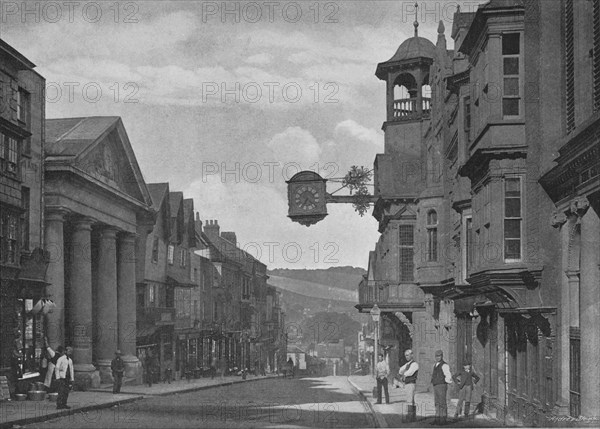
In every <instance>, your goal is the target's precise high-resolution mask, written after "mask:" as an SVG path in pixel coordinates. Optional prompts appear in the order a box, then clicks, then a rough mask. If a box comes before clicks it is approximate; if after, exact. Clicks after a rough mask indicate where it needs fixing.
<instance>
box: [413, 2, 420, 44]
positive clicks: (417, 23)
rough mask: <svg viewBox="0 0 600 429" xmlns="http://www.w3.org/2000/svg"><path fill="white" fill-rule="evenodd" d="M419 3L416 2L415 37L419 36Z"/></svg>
mask: <svg viewBox="0 0 600 429" xmlns="http://www.w3.org/2000/svg"><path fill="white" fill-rule="evenodd" d="M418 17H419V3H417V2H415V22H414V23H413V25H414V26H415V37H419V20H418Z"/></svg>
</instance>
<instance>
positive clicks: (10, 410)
mask: <svg viewBox="0 0 600 429" xmlns="http://www.w3.org/2000/svg"><path fill="white" fill-rule="evenodd" d="M275 377H276V376H275V375H268V376H257V377H255V376H251V375H249V376H248V378H247V379H246V380H243V379H242V377H240V376H233V377H222V378H221V377H215V378H214V379H210V378H201V379H194V380H190V381H189V382H188V381H187V380H177V381H173V382H171V384H168V383H159V384H153V385H152V387H148V386H147V385H139V386H133V385H124V386H123V387H122V388H121V393H119V394H113V393H112V385H110V386H108V385H105V386H102V387H101V388H99V389H91V390H88V391H86V392H77V391H75V392H71V393H70V394H69V400H68V404H67V405H69V406H70V407H71V409H69V410H57V409H56V402H51V401H49V400H48V399H46V400H45V401H22V402H21V401H14V400H11V401H3V402H0V429H4V428H12V427H18V426H22V425H25V424H31V423H37V422H42V421H46V420H51V419H55V418H57V417H64V416H69V415H73V414H77V413H81V416H80V417H81V419H82V420H81V422H82V426H89V424H90V423H93V422H94V421H97V420H98V418H99V413H101V412H102V411H100V410H102V409H105V408H106V409H108V408H112V409H111V410H105V412H109V413H115V419H116V418H118V417H117V413H118V412H119V411H118V409H119V408H118V405H121V404H126V403H129V402H133V401H137V400H139V399H143V398H144V397H148V396H162V395H171V394H175V393H186V392H193V391H196V390H203V389H210V388H212V387H218V386H229V385H232V384H236V383H247V382H251V381H257V380H264V379H266V378H275ZM115 421H116V420H115Z"/></svg>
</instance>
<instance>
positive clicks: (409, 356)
mask: <svg viewBox="0 0 600 429" xmlns="http://www.w3.org/2000/svg"><path fill="white" fill-rule="evenodd" d="M404 358H405V359H406V364H404V365H403V366H402V368H400V371H398V374H399V375H400V381H401V382H402V383H404V388H405V389H406V396H407V398H406V401H407V402H408V421H409V422H414V421H415V420H417V407H416V405H415V386H416V384H417V375H418V374H419V364H418V363H417V362H415V360H414V357H413V351H412V350H411V349H408V350H406V351H405V352H404Z"/></svg>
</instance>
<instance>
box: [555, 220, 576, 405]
mask: <svg viewBox="0 0 600 429" xmlns="http://www.w3.org/2000/svg"><path fill="white" fill-rule="evenodd" d="M567 220H568V219H567V216H566V215H565V214H564V213H561V212H556V213H554V214H553V215H552V217H551V219H550V222H551V225H552V226H553V227H554V228H557V229H559V230H560V242H561V249H562V251H561V270H562V271H563V275H561V280H560V301H559V302H560V304H559V305H558V317H559V321H558V326H557V328H556V348H555V350H556V352H555V356H556V357H557V358H558V359H556V363H555V366H558V367H559V368H560V371H557V372H558V373H559V376H558V377H557V380H556V393H557V394H556V404H555V407H554V413H555V414H559V415H568V414H569V375H570V374H569V371H570V366H569V360H570V357H569V342H570V334H569V326H570V320H571V316H570V307H569V302H570V295H569V294H570V283H569V274H568V272H569V243H570V237H571V234H570V231H571V229H572V228H573V227H574V226H573V225H572V223H571V222H569V223H567ZM577 311H579V309H577Z"/></svg>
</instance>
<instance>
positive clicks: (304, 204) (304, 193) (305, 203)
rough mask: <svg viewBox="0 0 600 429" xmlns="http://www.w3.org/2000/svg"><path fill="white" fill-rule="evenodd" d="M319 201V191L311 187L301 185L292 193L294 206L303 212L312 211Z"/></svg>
mask: <svg viewBox="0 0 600 429" xmlns="http://www.w3.org/2000/svg"><path fill="white" fill-rule="evenodd" d="M320 200H321V196H320V195H319V191H317V189H315V188H314V187H313V186H311V185H302V186H300V187H299V188H298V189H296V192H295V193H294V202H295V203H296V206H297V207H298V208H300V209H301V210H304V211H307V212H309V211H313V210H314V209H315V208H317V204H319V201H320Z"/></svg>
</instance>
